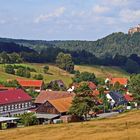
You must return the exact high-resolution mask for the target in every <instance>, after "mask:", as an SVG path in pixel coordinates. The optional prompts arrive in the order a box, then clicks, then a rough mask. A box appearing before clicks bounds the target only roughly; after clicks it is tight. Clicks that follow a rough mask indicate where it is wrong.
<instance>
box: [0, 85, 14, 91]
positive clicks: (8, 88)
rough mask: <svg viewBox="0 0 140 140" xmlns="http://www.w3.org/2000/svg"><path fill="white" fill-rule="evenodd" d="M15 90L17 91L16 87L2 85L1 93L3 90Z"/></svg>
mask: <svg viewBox="0 0 140 140" xmlns="http://www.w3.org/2000/svg"><path fill="white" fill-rule="evenodd" d="M13 89H16V88H15V87H5V86H3V85H0V91H3V90H13Z"/></svg>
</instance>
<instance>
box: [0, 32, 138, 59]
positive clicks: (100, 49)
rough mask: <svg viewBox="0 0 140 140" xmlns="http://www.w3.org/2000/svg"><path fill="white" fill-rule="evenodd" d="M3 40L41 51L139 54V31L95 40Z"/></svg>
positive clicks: (99, 54) (98, 54)
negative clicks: (64, 50)
mask: <svg viewBox="0 0 140 140" xmlns="http://www.w3.org/2000/svg"><path fill="white" fill-rule="evenodd" d="M0 41H3V42H11V41H12V42H15V43H18V44H22V45H25V46H27V47H31V48H33V49H35V50H37V51H41V50H42V49H44V48H46V47H58V48H62V49H66V50H70V51H75V50H85V51H87V52H90V53H91V54H94V55H95V56H97V57H99V56H100V57H101V56H106V55H108V54H109V55H115V54H117V53H118V54H120V55H123V56H130V55H131V54H138V55H140V33H135V34H133V35H132V36H131V35H128V34H124V33H121V32H119V33H113V34H111V35H108V36H106V37H104V38H102V39H99V40H97V41H41V40H18V39H7V38H0Z"/></svg>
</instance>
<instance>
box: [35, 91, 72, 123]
mask: <svg viewBox="0 0 140 140" xmlns="http://www.w3.org/2000/svg"><path fill="white" fill-rule="evenodd" d="M73 97H74V93H69V92H66V91H41V92H40V94H39V95H38V97H37V98H36V100H35V105H36V110H35V111H36V116H37V118H38V119H39V121H40V122H44V121H48V120H50V121H52V120H53V119H58V118H60V116H61V115H65V114H66V112H67V111H68V109H69V107H70V105H71V101H72V99H73Z"/></svg>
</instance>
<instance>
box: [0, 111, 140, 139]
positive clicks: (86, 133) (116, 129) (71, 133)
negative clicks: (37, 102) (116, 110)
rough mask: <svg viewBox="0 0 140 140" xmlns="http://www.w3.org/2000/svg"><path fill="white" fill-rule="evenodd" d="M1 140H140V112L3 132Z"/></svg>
mask: <svg viewBox="0 0 140 140" xmlns="http://www.w3.org/2000/svg"><path fill="white" fill-rule="evenodd" d="M0 140H140V111H132V112H129V113H124V114H121V115H118V116H116V117H112V118H107V119H101V120H94V121H88V122H83V123H81V122H80V123H69V124H51V125H39V126H31V127H25V128H16V129H11V130H10V129H9V130H3V131H0Z"/></svg>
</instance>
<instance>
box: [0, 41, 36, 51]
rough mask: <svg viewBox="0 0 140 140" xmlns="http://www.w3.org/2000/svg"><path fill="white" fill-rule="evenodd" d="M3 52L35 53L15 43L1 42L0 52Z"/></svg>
mask: <svg viewBox="0 0 140 140" xmlns="http://www.w3.org/2000/svg"><path fill="white" fill-rule="evenodd" d="M3 51H5V52H7V53H13V52H16V53H20V52H29V53H30V52H35V51H34V50H33V49H31V48H29V47H24V46H23V45H19V44H16V43H13V42H0V52H3Z"/></svg>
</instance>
